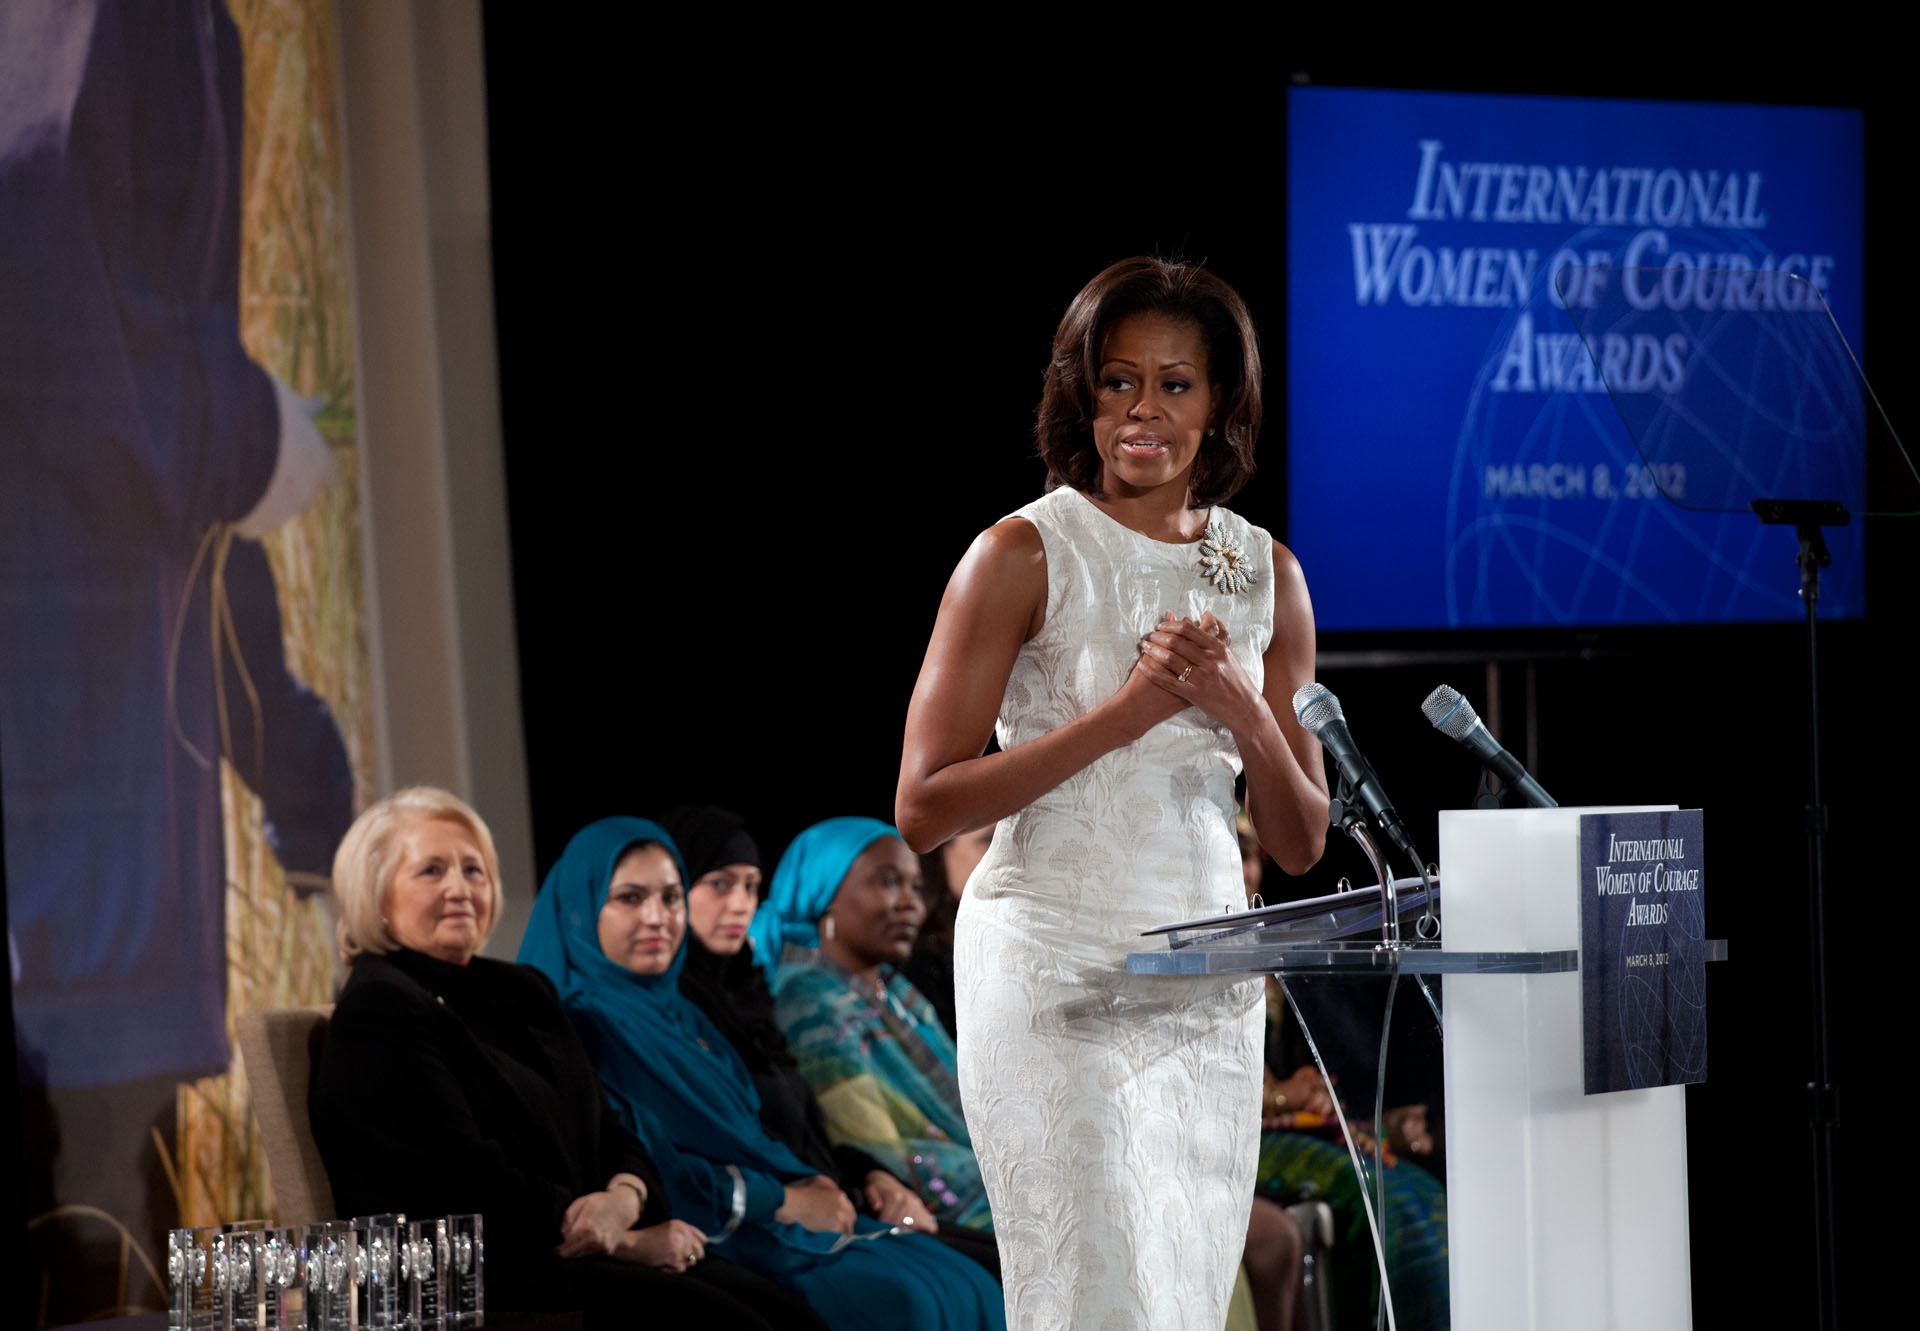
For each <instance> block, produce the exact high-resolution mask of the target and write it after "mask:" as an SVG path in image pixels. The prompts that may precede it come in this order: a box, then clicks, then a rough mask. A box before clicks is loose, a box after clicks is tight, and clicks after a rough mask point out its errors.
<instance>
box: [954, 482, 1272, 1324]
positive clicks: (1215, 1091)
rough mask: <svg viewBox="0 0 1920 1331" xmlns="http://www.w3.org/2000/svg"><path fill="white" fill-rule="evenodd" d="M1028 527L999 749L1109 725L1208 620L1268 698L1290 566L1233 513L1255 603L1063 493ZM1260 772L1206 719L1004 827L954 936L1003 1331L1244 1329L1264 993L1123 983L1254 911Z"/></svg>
mask: <svg viewBox="0 0 1920 1331" xmlns="http://www.w3.org/2000/svg"><path fill="white" fill-rule="evenodd" d="M1018 516H1020V517H1023V518H1025V519H1027V520H1028V521H1029V522H1031V523H1033V525H1034V526H1035V527H1036V528H1037V529H1038V530H1039V533H1040V537H1041V540H1042V542H1043V543H1044V545H1045V547H1046V559H1047V608H1046V622H1045V624H1044V626H1043V627H1042V629H1041V631H1040V633H1039V635H1038V636H1037V637H1035V638H1034V640H1033V641H1032V642H1029V643H1027V644H1026V645H1025V646H1024V647H1022V648H1021V650H1020V655H1019V658H1018V660H1017V661H1016V662H1015V664H1014V668H1013V674H1012V677H1011V678H1010V679H1009V680H1008V682H1007V691H1006V696H1005V699H1004V701H1003V702H1002V704H1001V709H1000V718H999V726H998V734H999V741H1000V745H1001V747H1002V748H1012V747H1013V746H1014V745H1017V744H1021V743H1024V742H1026V741H1028V740H1030V739H1033V738H1035V737H1037V736H1039V735H1042V734H1045V733H1046V732H1048V731H1051V730H1055V729H1057V728H1059V727H1060V726H1062V725H1064V724H1066V723H1067V722H1068V721H1071V720H1073V719H1074V718H1075V717H1077V716H1080V715H1082V714H1084V713H1086V712H1088V711H1090V710H1091V709H1092V708H1093V707H1094V705H1095V704H1097V703H1099V702H1101V701H1103V700H1105V699H1106V698H1108V697H1110V696H1111V695H1112V694H1113V693H1114V692H1115V691H1116V690H1117V689H1118V688H1119V687H1120V685H1121V683H1122V681H1123V680H1124V679H1125V678H1126V675H1127V672H1128V671H1129V670H1131V669H1132V668H1133V664H1134V661H1135V660H1136V659H1137V658H1138V655H1139V641H1140V638H1141V637H1142V636H1143V635H1144V634H1145V633H1146V632H1147V631H1148V630H1149V629H1150V628H1151V627H1152V626H1153V625H1154V624H1155V622H1157V621H1158V620H1159V618H1160V615H1161V612H1162V611H1164V610H1169V609H1171V610H1173V611H1175V612H1176V613H1177V614H1181V615H1185V616H1190V617H1192V618H1194V619H1196V620H1197V619H1198V618H1199V617H1200V614H1201V612H1203V611H1206V610H1211V611H1212V612H1213V613H1214V615H1215V616H1216V617H1217V618H1219V619H1220V620H1221V621H1223V622H1224V623H1225V624H1226V625H1227V626H1228V629H1229V631H1230V633H1231V650H1232V652H1233V654H1234V655H1235V656H1236V657H1237V658H1238V659H1239V661H1240V663H1241V665H1243V666H1244V667H1245V668H1246V670H1247V672H1248V673H1249V674H1250V675H1251V676H1252V678H1253V681H1254V683H1255V684H1256V685H1258V684H1259V683H1260V682H1261V679H1262V674H1263V671H1262V660H1261V658H1262V656H1263V654H1264V653H1265V651H1266V649H1267V644H1268V642H1269V641H1270V639H1271V638H1272V636H1273V544H1272V537H1270V536H1269V535H1268V534H1267V533H1266V532H1264V531H1262V530H1260V529H1259V528H1258V527H1254V526H1252V525H1251V524H1249V523H1247V522H1245V521H1243V520H1242V519H1240V518H1239V517H1237V516H1235V515H1233V514H1231V513H1229V512H1227V510H1225V509H1223V508H1219V507H1216V508H1215V509H1214V510H1213V514H1212V516H1213V520H1214V523H1215V530H1216V531H1217V532H1218V533H1219V534H1221V535H1223V536H1224V537H1225V538H1226V539H1227V540H1228V541H1229V542H1230V543H1232V544H1234V545H1237V546H1238V547H1239V548H1240V549H1241V551H1243V552H1244V554H1245V556H1246V557H1247V559H1248V560H1249V561H1250V563H1251V565H1252V568H1253V580H1252V583H1251V585H1250V586H1248V587H1247V588H1245V589H1244V590H1242V591H1240V592H1238V593H1235V594H1227V593H1224V592H1221V591H1218V590H1216V589H1215V588H1214V587H1213V586H1211V585H1209V584H1208V582H1207V581H1206V579H1205V576H1204V575H1203V572H1202V569H1201V566H1200V546H1199V545H1198V544H1194V545H1171V544H1167V543H1164V542H1160V541H1155V540H1152V539H1150V538H1148V537H1145V536H1142V535H1140V534H1139V533H1138V532H1135V531H1133V530H1132V529H1130V528H1128V527H1125V526H1122V525H1121V524H1120V523H1118V522H1116V521H1115V520H1114V519H1112V518H1110V517H1108V516H1107V515H1106V514H1105V513H1104V512H1102V511H1101V510H1100V509H1099V508H1097V507H1095V506H1094V504H1093V503H1092V501H1091V500H1089V499H1087V498H1086V496H1085V495H1083V494H1081V493H1079V492H1078V491H1076V490H1071V489H1068V488H1065V487H1062V488H1060V489H1057V490H1055V491H1053V492H1052V493H1051V494H1049V495H1047V496H1046V497H1045V498H1044V499H1041V500H1038V501H1037V502H1035V503H1032V504H1029V505H1028V506H1027V507H1025V508H1023V509H1021V510H1020V512H1019V514H1018ZM1239 771H1240V758H1239V754H1238V753H1237V752H1236V750H1235V748H1234V744H1233V739H1232V737H1231V736H1230V735H1229V734H1228V733H1227V731H1226V729H1225V728H1224V727H1221V726H1217V725H1215V724H1214V723H1213V722H1212V721H1211V720H1210V719H1209V718H1208V717H1207V716H1206V715H1205V714H1204V713H1203V712H1201V711H1200V710H1199V709H1198V708H1189V709H1187V710H1186V711H1184V712H1182V713H1180V714H1179V715H1178V716H1176V717H1174V718H1173V719H1172V720H1170V721H1167V722H1164V723H1162V724H1161V725H1158V726H1156V727H1154V729H1153V730H1151V731H1149V732H1148V733H1147V734H1146V735H1145V736H1144V737H1142V738H1141V739H1139V740H1137V741H1135V742H1134V743H1132V744H1129V745H1126V746H1124V747H1123V748H1120V749H1117V750H1115V751H1114V752H1112V753H1109V754H1106V755H1105V756H1103V757H1101V758H1100V759H1098V760H1097V761H1096V762H1094V763H1093V764H1092V765H1091V766H1089V767H1087V768H1086V769H1085V770H1084V771H1081V772H1079V773H1078V774H1076V775H1075V776H1073V777H1071V778H1069V779H1068V780H1067V781H1066V782H1065V783H1063V784H1062V785H1060V786H1059V787H1058V788H1056V789H1054V790H1052V791H1050V792H1048V793H1047V794H1045V795H1043V796H1041V797H1040V798H1039V799H1037V800H1035V801H1034V802H1033V803H1032V804H1031V805H1029V806H1028V807H1027V808H1025V809H1023V810H1021V811H1020V812H1019V813H1017V814H1015V815H1013V817H1011V818H1009V819H1007V820H1006V821H1004V822H1003V823H1001V825H1000V827H999V829H998V831H997V832H996V833H995V835H994V839H993V844H992V847H991V848H990V849H989V850H988V852H987V855H986V858H985V859H983V860H982V861H981V863H980V867H979V868H978V869H977V870H975V872H974V875H973V877H972V879H971V880H969V883H968V887H967V892H966V895H965V897H964V898H963V899H962V901H961V905H960V912H959V917H958V920H957V923H956V928H955V938H954V970H955V980H956V991H957V992H956V997H957V1002H958V1013H959V1016H958V1025H959V1028H960V1029H959V1037H960V1039H959V1072H960V1090H961V1096H962V1100H963V1103H964V1106H965V1110H966V1116H967V1124H968V1128H969V1130H970V1131H971V1133H972V1135H973V1142H974V1148H975V1151H976V1153H977V1154H978V1156H979V1160H980V1169H981V1173H982V1175H983V1177H984V1178H985V1181H986V1185H987V1195H988V1197H989V1199H990V1200H991V1202H992V1205H993V1218H994V1232H995V1235H996V1237H997V1238H998V1240H999V1244H1000V1254H1001V1265H1002V1271H1003V1276H1004V1283H1005V1287H1006V1298H1007V1325H1008V1326H1009V1327H1017V1328H1022V1331H1035V1329H1039V1331H1057V1329H1058V1328H1084V1329H1085V1331H1133V1329H1135V1328H1137V1329H1138V1331H1148V1329H1149V1328H1152V1329H1153V1331H1158V1329H1159V1328H1204V1329H1205V1331H1213V1329H1214V1328H1218V1327H1220V1326H1222V1325H1223V1324H1224V1323H1225V1321H1226V1311H1227V1301H1228V1299H1229V1297H1230V1295H1231V1293H1232V1288H1233V1281H1234V1269H1235V1267H1236V1266H1237V1265H1238V1263H1239V1261H1240V1258H1241V1254H1242V1252H1243V1249H1244V1247H1245V1243H1246V1234H1247V1214H1248V1210H1249V1208H1250V1206H1251V1204H1252V1197H1253V1182H1254V1165H1255V1155H1256V1152H1257V1150H1258V1147H1259V1127H1260V1107H1259V1105H1260V1035H1261V1011H1262V1009H1261V988H1260V984H1259V982H1258V981H1257V980H1240V981H1217V980H1199V979H1196V978H1195V977H1174V976H1151V975H1138V976H1129V975H1127V974H1126V973H1125V958H1126V954H1127V953H1128V952H1129V951H1133V950H1138V949H1139V948H1140V947H1143V946H1145V945H1146V944H1145V940H1142V939H1141V938H1140V932H1141V931H1142V930H1143V929H1147V928H1150V927H1152V926H1154V925H1158V924H1166V923H1170V922H1171V921H1174V920H1178V919H1186V918H1191V917H1193V916H1196V915H1204V914H1213V913H1217V912H1219V911H1221V910H1224V909H1228V908H1239V907H1241V906H1242V905H1243V904H1244V902H1245V892H1244V889H1243V887H1242V885H1241V876H1240V852H1239V846H1238V842H1237V841H1236V839H1235V836H1234V828H1233V812H1234V804H1233V784H1234V778H1235V777H1236V776H1237V775H1238V774H1239Z"/></svg>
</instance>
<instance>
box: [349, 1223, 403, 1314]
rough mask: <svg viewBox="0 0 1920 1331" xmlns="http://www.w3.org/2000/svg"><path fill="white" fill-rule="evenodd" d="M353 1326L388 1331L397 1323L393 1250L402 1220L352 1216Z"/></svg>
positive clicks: (396, 1272) (397, 1289)
mask: <svg viewBox="0 0 1920 1331" xmlns="http://www.w3.org/2000/svg"><path fill="white" fill-rule="evenodd" d="M349 1223H350V1225H351V1227H352V1229H353V1233H354V1254H353V1303H354V1322H355V1325H356V1326H359V1327H361V1328H363V1331H390V1328H393V1327H398V1326H400V1325H401V1324H402V1322H401V1306H400V1284H399V1270H398V1267H399V1262H398V1260H397V1258H398V1254H397V1252H396V1249H397V1248H398V1247H399V1242H400V1237H399V1236H400V1228H401V1226H402V1225H404V1224H405V1223H406V1217H405V1216H399V1215H370V1216H355V1217H354V1218H353V1220H352V1221H350V1222H349Z"/></svg>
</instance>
